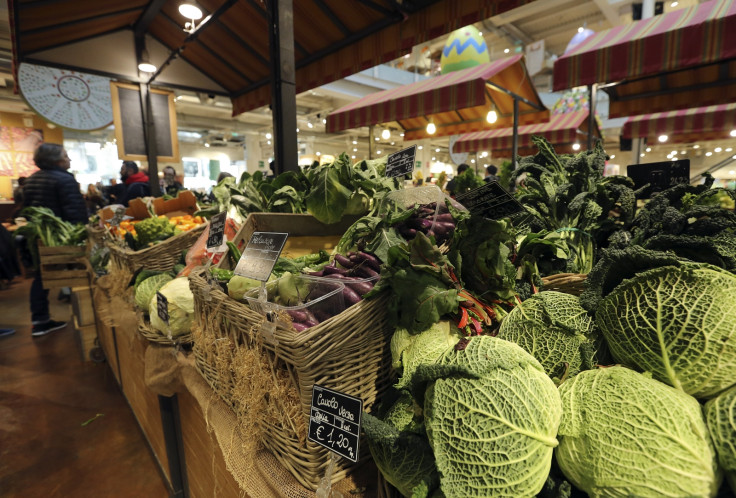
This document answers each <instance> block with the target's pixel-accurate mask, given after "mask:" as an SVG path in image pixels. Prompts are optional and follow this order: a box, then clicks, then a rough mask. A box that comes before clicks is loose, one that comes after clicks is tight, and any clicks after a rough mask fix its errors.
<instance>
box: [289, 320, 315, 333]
mask: <svg viewBox="0 0 736 498" xmlns="http://www.w3.org/2000/svg"><path fill="white" fill-rule="evenodd" d="M291 326H292V327H294V330H296V331H297V332H304V331H305V330H307V329H308V328H309V327H310V326H309V325H306V324H304V323H299V322H294V323H292V324H291Z"/></svg>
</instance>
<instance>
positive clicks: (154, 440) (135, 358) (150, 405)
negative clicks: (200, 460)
mask: <svg viewBox="0 0 736 498" xmlns="http://www.w3.org/2000/svg"><path fill="white" fill-rule="evenodd" d="M131 313H132V311H131ZM133 323H136V324H137V321H135V320H134V321H133ZM116 330H117V342H118V359H119V362H120V380H121V382H122V387H123V394H124V395H125V398H126V399H127V400H128V404H129V405H130V408H131V409H132V410H133V414H134V415H135V418H136V420H137V421H138V425H139V426H140V428H141V430H142V431H143V435H144V436H145V437H146V439H147V440H148V444H149V446H150V447H151V450H152V451H153V455H154V458H155V459H156V461H157V463H158V465H159V467H160V468H161V471H162V472H163V474H164V476H165V477H166V479H167V481H168V483H169V487H171V473H170V469H169V457H168V454H167V452H166V441H165V438H164V429H163V425H162V422H161V408H160V406H159V401H158V395H157V394H156V393H154V392H153V391H151V390H150V389H148V388H147V387H146V384H145V380H144V370H145V353H146V348H147V347H148V342H147V341H146V340H145V339H144V338H143V337H141V335H140V334H139V333H138V331H137V330H136V328H135V327H124V326H120V327H116Z"/></svg>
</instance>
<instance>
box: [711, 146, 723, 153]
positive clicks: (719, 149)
mask: <svg viewBox="0 0 736 498" xmlns="http://www.w3.org/2000/svg"><path fill="white" fill-rule="evenodd" d="M713 150H714V151H716V152H721V151H722V150H723V149H721V148H720V147H716V148H715V149H713Z"/></svg>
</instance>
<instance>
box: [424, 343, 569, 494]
mask: <svg viewBox="0 0 736 498" xmlns="http://www.w3.org/2000/svg"><path fill="white" fill-rule="evenodd" d="M464 345H465V348H464V349H462V348H461V347H460V348H458V347H456V348H452V349H451V350H449V351H448V352H447V353H446V354H445V355H443V356H442V358H440V359H439V361H438V362H437V363H438V364H437V365H433V366H424V365H422V366H420V367H419V368H418V369H417V373H416V374H415V377H420V378H422V377H423V378H424V379H426V380H427V381H428V382H429V383H428V384H427V388H426V392H425V400H424V418H425V426H426V430H427V436H428V437H429V442H430V444H431V445H432V449H433V451H434V457H435V461H436V465H437V470H438V471H439V474H440V485H441V489H442V492H443V493H444V494H445V496H447V497H448V498H450V497H480V496H514V497H517V496H518V497H522V496H534V495H536V494H537V493H538V492H539V491H540V490H541V489H542V487H543V486H544V484H545V481H546V479H547V475H548V474H549V471H550V466H551V463H552V452H553V449H554V447H555V446H557V438H556V435H557V428H558V425H559V423H560V417H561V415H562V405H561V402H560V396H559V394H558V392H557V388H556V387H555V385H554V383H553V382H552V379H550V378H549V377H548V376H547V374H545V372H544V369H543V368H542V366H541V365H540V364H539V362H538V361H537V360H535V359H534V358H533V357H532V356H531V355H530V354H529V353H527V352H526V351H524V350H523V349H521V348H520V347H519V346H517V345H516V344H514V343H512V342H508V341H504V340H502V339H498V338H496V337H490V336H480V337H474V338H472V339H470V340H469V341H468V342H467V344H464Z"/></svg>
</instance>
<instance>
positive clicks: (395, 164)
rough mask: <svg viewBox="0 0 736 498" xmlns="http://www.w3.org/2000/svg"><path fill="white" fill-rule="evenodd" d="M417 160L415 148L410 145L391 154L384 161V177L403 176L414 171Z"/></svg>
mask: <svg viewBox="0 0 736 498" xmlns="http://www.w3.org/2000/svg"><path fill="white" fill-rule="evenodd" d="M416 158H417V146H416V145H412V146H411V147H407V148H406V149H402V150H400V151H398V152H394V153H393V154H389V156H388V159H387V160H386V177H387V178H393V177H395V176H404V175H408V174H410V173H412V172H413V171H414V164H415V162H416Z"/></svg>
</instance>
